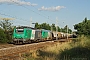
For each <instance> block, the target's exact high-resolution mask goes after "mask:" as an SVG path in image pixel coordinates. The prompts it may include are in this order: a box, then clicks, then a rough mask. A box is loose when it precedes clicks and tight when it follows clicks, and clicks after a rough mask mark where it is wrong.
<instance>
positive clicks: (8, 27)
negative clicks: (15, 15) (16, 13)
mask: <svg viewBox="0 0 90 60" xmlns="http://www.w3.org/2000/svg"><path fill="white" fill-rule="evenodd" d="M11 19H12V18H11ZM11 19H10V18H2V21H0V26H1V28H2V29H3V30H4V33H5V34H6V38H7V40H9V41H10V40H12V32H13V27H12V23H11V22H10V21H9V20H11Z"/></svg>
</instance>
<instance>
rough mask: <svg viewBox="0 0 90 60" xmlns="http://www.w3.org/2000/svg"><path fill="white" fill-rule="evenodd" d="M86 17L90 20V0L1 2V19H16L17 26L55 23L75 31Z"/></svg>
mask: <svg viewBox="0 0 90 60" xmlns="http://www.w3.org/2000/svg"><path fill="white" fill-rule="evenodd" d="M85 17H87V18H88V19H90V0H0V18H14V20H11V22H12V23H13V25H15V26H19V25H20V26H22V25H23V26H24V25H25V26H32V27H34V24H31V23H35V22H38V23H39V24H41V23H48V24H50V25H51V24H52V23H54V24H57V25H58V26H59V27H61V28H62V27H64V26H65V25H68V27H69V28H70V29H72V30H74V26H73V25H75V24H78V23H80V22H82V21H83V20H84V18H85ZM56 21H57V22H56Z"/></svg>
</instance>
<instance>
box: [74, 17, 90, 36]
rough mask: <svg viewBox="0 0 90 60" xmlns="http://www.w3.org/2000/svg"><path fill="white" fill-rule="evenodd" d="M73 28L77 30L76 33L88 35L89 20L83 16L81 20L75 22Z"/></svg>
mask: <svg viewBox="0 0 90 60" xmlns="http://www.w3.org/2000/svg"><path fill="white" fill-rule="evenodd" d="M74 29H76V30H77V34H80V35H82V34H84V35H89V34H90V20H87V18H85V19H84V20H83V21H82V22H80V23H78V24H75V25H74Z"/></svg>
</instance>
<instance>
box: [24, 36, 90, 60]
mask: <svg viewBox="0 0 90 60" xmlns="http://www.w3.org/2000/svg"><path fill="white" fill-rule="evenodd" d="M25 56H26V57H25V58H26V59H27V60H90V39H89V37H86V36H84V35H82V36H80V37H78V39H74V40H72V42H65V43H62V44H61V43H57V44H55V45H53V46H49V47H47V48H44V49H39V50H37V51H34V52H32V53H30V54H28V55H25Z"/></svg>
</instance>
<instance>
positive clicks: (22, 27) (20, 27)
mask: <svg viewBox="0 0 90 60" xmlns="http://www.w3.org/2000/svg"><path fill="white" fill-rule="evenodd" d="M24 28H30V29H35V28H33V27H28V26H19V27H16V29H24ZM35 30H36V29H35Z"/></svg>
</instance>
